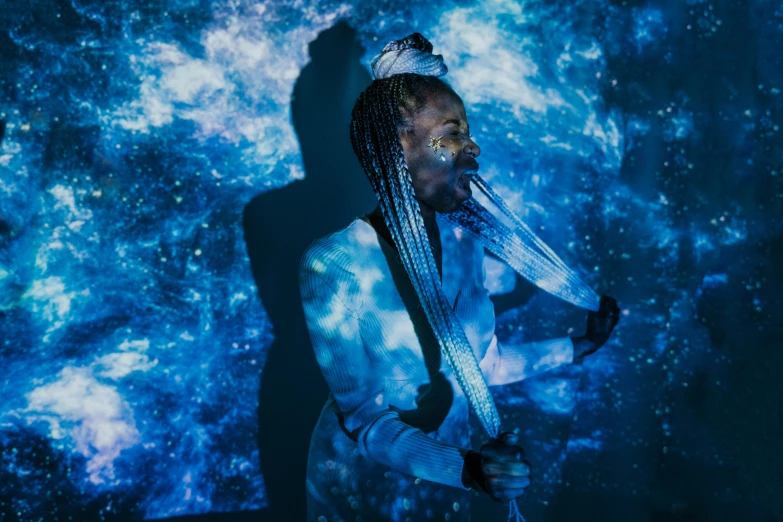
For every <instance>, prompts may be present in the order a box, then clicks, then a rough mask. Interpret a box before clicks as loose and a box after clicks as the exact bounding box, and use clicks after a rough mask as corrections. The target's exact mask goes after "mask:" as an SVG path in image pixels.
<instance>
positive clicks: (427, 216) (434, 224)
mask: <svg viewBox="0 0 783 522" xmlns="http://www.w3.org/2000/svg"><path fill="white" fill-rule="evenodd" d="M419 208H420V209H421V216H422V218H424V229H425V230H426V231H427V237H428V238H429V240H430V243H431V244H433V245H435V248H439V247H440V236H439V234H440V231H439V229H438V221H437V219H436V216H437V212H436V211H435V210H434V209H432V208H430V207H428V206H427V205H425V204H423V203H421V202H419ZM368 217H369V218H370V224H372V225H373V226H374V227H375V228H376V230H379V232H380V233H381V235H382V236H383V237H385V238H387V239H388V241H389V243H390V244H392V245H394V242H393V241H392V239H391V233H389V229H388V227H387V226H386V222H385V221H384V220H383V212H381V207H380V205H378V206H376V207H375V209H374V210H373V211H372V212H370V214H369V215H368Z"/></svg>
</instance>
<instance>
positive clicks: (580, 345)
mask: <svg viewBox="0 0 783 522" xmlns="http://www.w3.org/2000/svg"><path fill="white" fill-rule="evenodd" d="M571 342H572V343H573V344H574V363H575V364H579V363H581V362H582V360H583V359H584V358H585V356H587V355H590V354H591V353H593V352H594V351H596V350H597V349H598V348H599V346H598V343H596V342H594V341H591V340H590V339H588V338H587V336H586V335H580V336H578V337H572V338H571Z"/></svg>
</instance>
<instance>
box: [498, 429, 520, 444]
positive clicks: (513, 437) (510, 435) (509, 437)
mask: <svg viewBox="0 0 783 522" xmlns="http://www.w3.org/2000/svg"><path fill="white" fill-rule="evenodd" d="M498 439H500V440H501V441H502V442H504V443H505V444H506V445H508V446H516V444H517V442H519V435H517V434H516V433H514V432H513V431H507V432H505V433H501V434H500V436H499V437H498Z"/></svg>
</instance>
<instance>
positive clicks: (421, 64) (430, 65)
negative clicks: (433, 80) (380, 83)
mask: <svg viewBox="0 0 783 522" xmlns="http://www.w3.org/2000/svg"><path fill="white" fill-rule="evenodd" d="M371 65H372V74H373V77H375V79H376V80H382V79H384V78H388V77H390V76H393V75H395V74H403V73H413V74H420V75H422V76H443V75H444V74H446V72H448V68H447V67H446V64H445V63H443V56H442V55H440V54H432V44H431V43H430V41H429V40H427V39H426V38H424V36H422V35H421V33H413V34H410V35H408V36H406V37H405V38H402V39H400V40H394V41H391V42H389V43H388V44H386V47H384V48H383V51H381V54H379V55H378V56H376V57H375V58H373V60H372V64H371Z"/></svg>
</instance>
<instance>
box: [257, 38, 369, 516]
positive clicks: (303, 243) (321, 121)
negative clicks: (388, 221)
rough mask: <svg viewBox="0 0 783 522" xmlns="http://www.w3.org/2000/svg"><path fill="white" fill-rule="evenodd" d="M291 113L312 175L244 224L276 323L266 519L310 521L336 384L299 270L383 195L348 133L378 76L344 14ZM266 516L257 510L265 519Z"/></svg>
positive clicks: (267, 426)
mask: <svg viewBox="0 0 783 522" xmlns="http://www.w3.org/2000/svg"><path fill="white" fill-rule="evenodd" d="M309 50H310V58H311V62H310V63H309V64H308V65H306V66H305V67H304V68H303V69H302V72H301V74H300V76H299V79H298V80H297V82H296V85H295V86H294V91H293V98H292V103H291V112H292V120H293V125H294V129H295V130H296V133H297V136H298V138H299V143H300V146H301V150H302V158H303V162H304V169H305V178H304V179H302V180H297V181H294V182H292V183H290V184H288V185H286V186H285V187H283V188H281V189H277V190H271V191H269V192H265V193H263V194H261V195H259V196H257V197H256V198H254V199H253V200H252V201H251V202H250V203H249V204H248V205H247V207H246V208H245V210H244V218H243V226H244V233H245V241H246V244H247V251H248V254H249V257H250V262H251V267H252V271H253V277H254V279H255V282H256V285H257V288H258V292H259V296H260V298H261V302H262V305H263V307H264V309H265V310H266V313H268V314H269V318H270V320H271V323H272V325H273V333H274V342H273V343H272V345H271V347H270V348H269V352H268V355H267V360H266V362H265V365H264V368H263V371H262V374H261V385H260V391H259V397H258V400H259V409H258V418H259V437H258V446H259V451H260V460H261V470H262V473H263V477H264V484H265V488H266V494H267V502H268V508H265V509H263V510H262V511H261V515H262V516H261V518H260V520H264V521H267V520H269V521H275V522H277V521H281V522H284V521H292V520H305V507H306V506H305V471H306V464H307V452H308V448H309V442H310V436H311V434H312V431H313V428H314V427H315V423H316V421H317V420H318V415H319V414H320V411H321V408H322V407H323V405H324V403H325V402H326V398H327V396H328V393H329V390H328V388H327V386H326V382H325V381H324V379H323V376H322V375H321V373H320V370H319V368H318V365H317V362H316V360H315V355H314V353H313V350H312V347H311V344H310V339H309V336H308V332H307V326H306V323H305V319H304V313H303V310H302V305H301V299H300V294H299V285H298V278H297V275H298V274H297V269H298V266H299V261H300V259H301V258H302V255H303V254H304V251H305V249H306V248H307V247H308V246H309V245H310V243H311V242H312V241H313V240H315V239H317V238H320V237H322V236H325V235H327V234H330V233H332V232H335V231H337V230H339V229H341V228H342V227H344V226H346V225H348V224H349V223H350V222H351V221H353V220H354V219H355V218H357V217H359V216H361V215H362V214H365V213H367V212H370V211H371V210H372V209H373V208H374V207H375V205H376V204H377V199H376V198H375V194H374V193H373V192H372V189H371V187H370V184H369V181H368V180H367V178H366V177H365V175H364V173H363V171H362V170H361V167H360V165H359V162H358V160H357V159H356V156H355V155H354V152H353V149H352V148H351V141H350V135H349V125H350V121H351V109H352V108H353V104H354V103H355V101H356V99H357V98H358V97H359V94H360V93H361V92H362V91H363V90H364V89H365V88H367V86H368V85H369V84H370V82H371V77H370V74H369V72H368V71H367V70H366V69H365V68H364V67H363V66H362V65H361V64H360V62H359V59H360V58H361V56H362V55H363V54H364V51H365V50H364V48H363V47H362V46H361V44H360V43H359V42H358V40H357V38H356V32H355V31H354V30H353V29H352V28H351V27H350V26H349V25H348V24H347V23H345V22H339V23H338V24H336V25H335V26H333V27H331V28H330V29H328V30H326V31H324V32H322V33H321V34H320V35H319V36H318V38H317V39H316V40H314V41H313V42H311V43H310V48H309ZM257 520H258V519H257Z"/></svg>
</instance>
